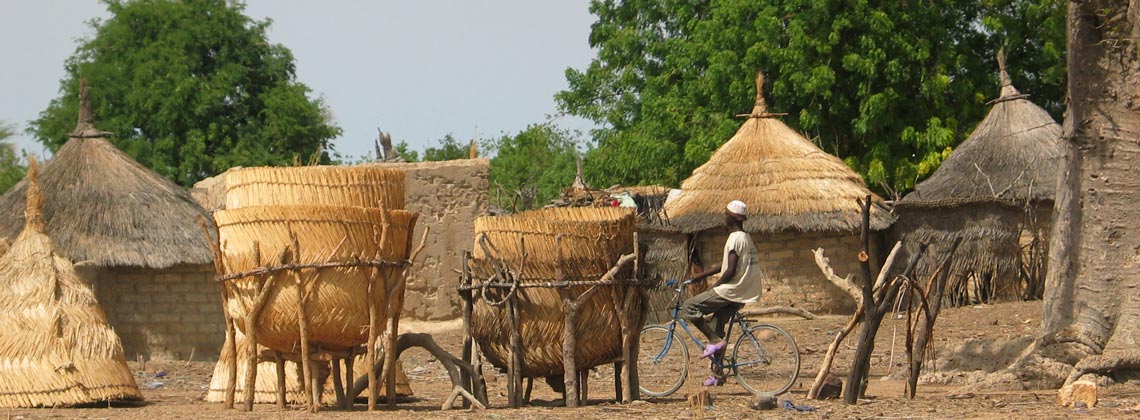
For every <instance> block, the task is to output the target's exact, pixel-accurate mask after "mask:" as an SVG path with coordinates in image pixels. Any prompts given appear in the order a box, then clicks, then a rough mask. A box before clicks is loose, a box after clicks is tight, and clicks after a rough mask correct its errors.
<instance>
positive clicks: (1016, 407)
mask: <svg viewBox="0 0 1140 420" xmlns="http://www.w3.org/2000/svg"><path fill="white" fill-rule="evenodd" d="M765 321H766V322H768V321H770V322H772V323H775V324H777V325H780V326H782V327H784V328H785V329H787V330H788V331H789V332H790V333H792V335H793V336H795V337H796V340H797V341H798V344H799V347H800V352H801V354H802V368H801V372H800V377H799V380H798V381H797V383H796V385H795V386H794V387H793V388H792V390H791V391H789V392H788V393H787V394H784V395H782V396H781V397H780V398H781V399H782V400H783V399H790V400H791V401H792V402H794V404H796V405H807V406H811V407H813V408H814V409H815V410H814V411H810V412H800V411H794V410H789V409H783V408H777V409H773V410H767V411H755V410H752V409H750V408H748V405H749V403H750V402H751V401H752V396H751V395H750V394H748V393H747V392H746V391H745V390H744V389H743V388H741V387H740V386H739V385H737V384H736V383H735V382H734V381H733V380H732V379H729V381H728V383H727V384H726V385H725V386H723V387H717V388H712V389H711V392H712V393H713V395H714V405H713V407H712V408H711V409H707V410H697V411H694V410H692V409H690V408H689V405H688V403H687V402H686V400H685V397H686V395H688V394H691V393H694V392H696V391H698V390H700V389H701V385H700V380H701V378H703V377H704V372H702V371H700V369H699V368H697V367H696V366H698V365H697V363H696V361H695V360H694V361H693V366H694V367H693V368H692V369H694V371H693V372H691V373H690V375H689V379H688V381H687V382H686V384H685V386H684V387H683V388H682V389H681V390H680V391H678V392H677V393H676V394H674V395H673V396H671V397H670V398H666V399H655V400H648V401H638V402H635V403H634V404H629V405H621V404H615V403H613V402H612V401H611V400H612V398H613V395H614V392H613V382H612V380H613V373H612V369H609V368H603V369H599V370H598V371H597V372H595V373H594V374H592V375H591V379H590V394H589V397H590V400H589V405H588V406H586V407H583V408H578V409H568V408H564V407H556V405H558V402H556V400H557V399H558V395H557V394H555V393H554V392H553V391H551V390H550V388H549V387H547V386H546V385H545V384H544V383H542V382H541V381H537V382H536V383H535V385H534V394H533V399H534V402H533V405H532V406H531V407H527V408H524V409H518V410H512V409H508V408H503V407H504V406H505V404H506V381H505V376H504V375H502V374H499V373H497V372H494V371H491V370H487V371H486V372H485V375H487V380H488V382H489V383H488V393H489V396H490V399H491V401H490V402H491V405H492V408H491V409H489V410H464V409H454V410H451V411H441V410H440V404H441V403H442V402H443V400H444V399H445V398H446V396H447V393H448V392H447V391H448V389H449V388H450V383H449V381H448V379H447V374H446V372H445V371H444V370H443V368H442V367H441V366H440V365H439V364H438V363H436V362H435V361H434V360H432V359H431V357H430V355H429V354H428V353H427V352H424V351H422V350H421V349H412V350H409V351H408V352H406V353H404V356H403V363H404V367H405V369H406V371H407V373H408V376H409V378H410V380H411V382H412V388H413V389H414V391H415V393H416V396H415V397H414V398H412V399H410V400H408V401H404V402H401V403H400V404H398V406H397V407H396V408H395V409H388V408H386V407H383V408H382V409H381V410H379V411H374V412H368V411H365V409H364V408H365V406H364V404H362V403H357V404H356V405H355V407H354V408H353V409H352V410H351V411H343V410H338V409H333V408H331V407H324V408H323V409H322V410H321V412H320V413H318V414H309V413H307V412H305V411H304V410H303V408H302V407H299V406H292V407H290V408H289V409H288V410H287V411H278V410H277V409H276V408H275V407H274V406H273V405H268V404H261V405H258V406H256V408H255V410H254V411H253V412H248V413H247V412H242V411H239V410H226V409H223V408H222V405H221V404H214V403H206V402H203V401H202V396H203V395H204V394H205V392H206V387H207V384H208V382H209V379H210V378H209V375H210V373H211V372H212V370H213V363H210V362H190V363H187V362H155V361H152V362H149V363H147V364H146V366H145V369H144V367H143V366H141V365H139V364H137V363H134V362H132V363H131V368H132V369H134V370H135V371H136V374H137V379H138V382H139V386H140V387H141V388H142V391H143V395H144V396H145V398H146V402H145V403H142V404H139V405H133V406H112V407H109V408H108V407H91V408H69V409H50V408H43V409H12V410H3V411H0V413H2V415H4V416H6V417H5V418H7V419H33V418H34V419H39V418H83V419H112V418H113V419H136V420H143V419H146V420H150V419H158V418H197V419H207V418H234V419H259V418H266V419H295V418H313V417H320V418H328V419H340V418H399V417H409V416H414V417H416V418H462V419H500V418H512V419H513V418H520V419H528V418H555V419H583V418H615V417H616V418H631V417H637V418H643V419H665V418H670V419H671V418H704V419H736V418H746V417H747V418H795V419H903V418H916V419H920V418H931V419H933V418H955V419H974V418H977V419H982V418H1036V419H1051V418H1140V384H1135V383H1126V384H1121V385H1112V386H1108V387H1105V388H1102V389H1101V391H1102V392H1101V395H1100V404H1099V405H1098V406H1096V407H1094V408H1091V409H1083V408H1082V409H1073V408H1062V407H1060V406H1058V405H1057V402H1056V401H1057V393H1056V391H1052V390H1049V391H1012V392H1009V391H1006V392H986V391H981V390H976V389H972V388H971V387H970V386H969V384H968V383H969V382H970V381H971V380H976V379H977V378H978V377H979V376H981V375H980V374H979V373H977V372H971V370H973V369H992V368H994V367H996V366H999V365H1002V364H1003V363H1008V361H1009V360H1012V359H1013V358H1015V357H1017V355H1018V354H1020V353H1021V351H1022V350H1023V349H1024V345H1025V344H1027V343H1028V342H1029V338H1030V337H1031V336H1032V335H1033V334H1034V332H1035V331H1036V329H1037V328H1038V326H1039V325H1040V302H1026V303H1011V304H1000V305H983V306H974V307H964V308H954V309H946V310H943V312H942V316H940V317H939V320H938V323H937V324H936V330H935V345H936V348H935V351H936V353H937V355H936V356H937V357H938V358H939V363H938V364H937V365H938V366H932V367H930V368H928V369H927V374H925V375H923V381H921V383H920V385H919V387H918V396H917V397H916V398H915V399H914V400H906V399H903V398H902V392H903V378H904V377H905V367H904V366H903V364H904V363H905V360H906V354H905V349H904V347H903V338H904V336H905V332H904V321H903V320H897V319H887V320H884V322H883V326H882V328H881V330H880V334H879V337H878V340H877V344H876V350H875V355H874V357H873V359H872V371H871V374H872V380H871V381H870V384H869V386H868V390H867V396H868V399H867V400H862V401H860V402H859V404H857V405H853V406H849V405H844V404H843V403H842V402H840V401H836V400H829V401H812V400H807V399H806V394H807V388H808V387H810V385H811V381H812V379H813V378H814V376H815V374H816V372H817V370H818V368H819V364H820V362H821V360H822V358H823V353H824V352H825V351H826V349H827V346H828V344H829V343H830V342H831V340H832V338H833V337H834V334H835V332H836V331H837V330H838V329H840V328H842V327H843V325H844V324H845V323H846V322H847V317H844V316H828V317H823V318H821V319H818V320H802V319H794V318H780V319H772V320H765ZM402 329H405V330H408V331H415V332H427V333H431V334H432V335H433V336H434V337H435V339H436V340H437V341H438V342H439V343H440V345H441V346H443V347H444V348H445V349H447V350H448V351H451V352H453V354H458V351H459V348H460V344H461V343H462V339H463V333H462V330H461V329H462V326H461V324H460V323H458V322H447V323H406V322H405V323H404V325H402ZM852 343H853V340H852V339H850V338H849V339H848V341H847V342H846V343H845V344H846V345H845V346H844V347H842V348H841V351H840V352H839V355H838V356H837V358H836V363H835V365H834V368H833V371H835V372H836V373H838V374H840V375H841V376H843V377H844V378H845V375H846V371H847V369H848V367H849V366H850V363H851V357H852V353H853V352H854V348H853V346H854V344H852ZM158 372H164V373H165V375H163V376H162V377H156V373H158ZM327 403H329V402H326V404H327Z"/></svg>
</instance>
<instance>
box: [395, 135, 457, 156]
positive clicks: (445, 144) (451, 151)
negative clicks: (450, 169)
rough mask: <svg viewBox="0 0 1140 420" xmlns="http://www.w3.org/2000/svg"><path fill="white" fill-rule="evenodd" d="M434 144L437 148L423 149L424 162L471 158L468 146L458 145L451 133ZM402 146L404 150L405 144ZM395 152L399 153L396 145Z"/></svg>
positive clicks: (401, 153)
mask: <svg viewBox="0 0 1140 420" xmlns="http://www.w3.org/2000/svg"><path fill="white" fill-rule="evenodd" d="M436 143H438V146H437V147H428V148H425V149H424V161H425V162H432V161H440V160H456V159H467V157H468V156H471V151H470V149H469V148H468V146H467V145H465V144H459V140H456V139H455V136H453V135H452V134H451V133H447V135H445V136H443V138H441V139H439V140H437V141H436ZM403 146H404V149H405V150H406V149H407V144H404V145H403ZM396 150H397V151H400V149H399V145H397V148H396ZM400 156H404V154H403V152H400ZM410 156H411V157H413V158H416V157H418V156H416V155H415V154H412V155H410ZM404 159H405V160H407V161H409V162H412V161H413V160H412V159H408V157H407V156H405V157H404Z"/></svg>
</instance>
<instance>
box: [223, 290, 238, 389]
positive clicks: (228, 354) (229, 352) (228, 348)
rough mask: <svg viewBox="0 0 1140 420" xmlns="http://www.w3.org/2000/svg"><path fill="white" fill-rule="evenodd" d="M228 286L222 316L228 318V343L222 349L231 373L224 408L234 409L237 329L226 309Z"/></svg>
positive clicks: (227, 377)
mask: <svg viewBox="0 0 1140 420" xmlns="http://www.w3.org/2000/svg"><path fill="white" fill-rule="evenodd" d="M226 286H227V285H225V284H223V285H222V314H223V315H225V317H226V342H225V344H224V347H223V348H222V357H224V358H226V367H227V368H229V372H227V374H226V395H225V400H224V401H223V402H222V407H225V408H227V409H233V408H234V393H235V392H236V390H237V371H238V352H237V331H236V329H237V327H236V326H235V325H234V318H233V317H232V316H230V311H229V309H228V308H226V303H227V302H229V299H228V296H227V293H226Z"/></svg>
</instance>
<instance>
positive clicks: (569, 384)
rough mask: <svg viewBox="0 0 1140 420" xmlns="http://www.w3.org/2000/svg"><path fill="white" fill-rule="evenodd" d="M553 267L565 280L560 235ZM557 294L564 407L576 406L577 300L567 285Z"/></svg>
mask: <svg viewBox="0 0 1140 420" xmlns="http://www.w3.org/2000/svg"><path fill="white" fill-rule="evenodd" d="M554 249H555V258H556V259H555V267H556V268H557V269H558V281H559V282H565V281H566V270H565V268H564V267H563V266H562V264H563V262H564V261H563V257H562V235H558V236H555V237H554ZM558 296H559V297H561V298H562V315H563V320H562V380H563V385H564V388H563V389H564V390H565V395H566V407H570V408H574V407H577V406H578V397H579V396H581V395H582V392H581V388H580V387H579V386H578V384H579V383H580V380H579V377H578V376H579V372H578V366H577V360H575V357H574V356H575V355H574V351H575V350H576V349H577V347H578V340H577V337H576V336H575V332H576V331H575V324H576V321H577V318H578V300H577V299H575V298H574V296H573V294H572V293H571V291H570V287H569V286H564V287H559V288H558Z"/></svg>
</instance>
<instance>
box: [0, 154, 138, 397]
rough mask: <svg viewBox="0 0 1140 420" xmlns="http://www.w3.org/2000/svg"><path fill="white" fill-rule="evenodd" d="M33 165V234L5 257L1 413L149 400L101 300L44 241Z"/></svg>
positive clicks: (0, 271) (0, 294) (0, 282)
mask: <svg viewBox="0 0 1140 420" xmlns="http://www.w3.org/2000/svg"><path fill="white" fill-rule="evenodd" d="M31 166H32V167H31V171H30V173H29V175H28V178H29V180H30V182H29V185H28V186H27V187H26V188H25V190H26V191H27V193H28V199H27V202H28V206H27V212H26V213H27V216H28V218H27V220H28V221H27V222H26V228H25V229H24V231H23V232H22V233H21V234H20V235H19V237H17V238H16V240H15V241H14V242H13V243H12V247H11V249H10V250H9V252H8V253H7V254H5V255H4V256H3V257H0V407H55V406H65V405H77V404H87V403H94V402H100V401H112V400H114V401H118V400H139V399H142V394H140V393H139V389H138V387H137V386H136V385H135V379H134V376H133V375H132V374H131V370H130V368H128V367H127V363H126V360H125V358H124V357H123V347H122V345H121V343H120V342H119V337H118V336H117V335H115V331H114V330H112V329H111V327H110V326H109V325H108V324H107V316H106V315H105V314H104V313H103V309H102V308H100V307H99V304H98V303H97V302H96V301H95V293H94V292H93V291H92V290H91V289H90V288H88V286H87V284H86V283H85V282H83V280H81V279H80V278H79V276H78V275H77V274H76V273H75V267H74V266H72V264H71V261H70V260H68V259H67V257H64V256H62V255H59V254H58V253H56V252H55V251H54V250H53V249H52V241H51V239H50V238H49V237H48V235H46V234H44V217H43V214H42V212H41V210H40V203H41V201H40V200H41V197H40V193H39V189H38V188H37V186H36V183H35V177H36V173H35V171H36V170H35V164H34V162H33V163H32V165H31Z"/></svg>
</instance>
